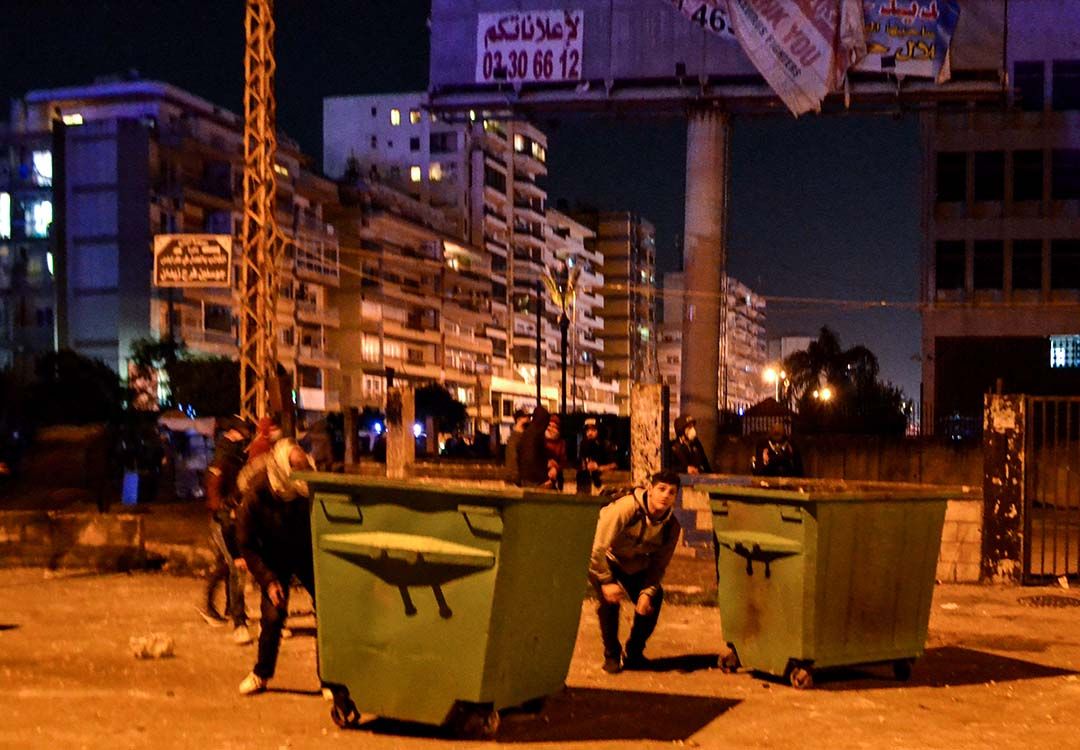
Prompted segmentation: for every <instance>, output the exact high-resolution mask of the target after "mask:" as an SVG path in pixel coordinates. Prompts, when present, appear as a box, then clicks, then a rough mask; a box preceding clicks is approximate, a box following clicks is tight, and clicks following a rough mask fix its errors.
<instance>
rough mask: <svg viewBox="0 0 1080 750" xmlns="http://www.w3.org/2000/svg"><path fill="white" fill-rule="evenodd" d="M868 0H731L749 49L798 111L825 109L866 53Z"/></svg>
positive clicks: (771, 82) (733, 14) (741, 36)
mask: <svg viewBox="0 0 1080 750" xmlns="http://www.w3.org/2000/svg"><path fill="white" fill-rule="evenodd" d="M861 2H862V0H730V1H729V3H728V12H729V13H730V14H731V20H732V23H733V24H734V26H735V36H736V37H737V38H738V40H739V44H740V45H741V46H742V49H743V52H745V53H746V56H747V57H749V58H750V60H751V61H752V62H753V63H754V67H756V68H757V69H758V72H760V73H761V75H762V77H764V78H765V80H766V81H768V82H769V86H771V87H772V90H773V91H775V92H776V95H777V96H779V97H780V98H781V99H782V100H783V101H784V104H786V105H787V107H788V109H790V110H791V111H792V113H794V114H795V115H800V114H802V113H803V112H810V111H819V110H820V109H821V102H822V100H824V99H825V95H826V94H828V93H829V92H830V91H835V90H836V89H837V88H838V87H839V85H840V83H841V82H842V81H843V80H844V76H845V75H846V73H847V69H848V66H849V65H850V63H851V62H852V61H854V60H858V59H859V58H861V57H862V56H863V55H865V54H866V43H865V39H864V37H863V27H864V23H863V9H862V5H861V4H860V3H861Z"/></svg>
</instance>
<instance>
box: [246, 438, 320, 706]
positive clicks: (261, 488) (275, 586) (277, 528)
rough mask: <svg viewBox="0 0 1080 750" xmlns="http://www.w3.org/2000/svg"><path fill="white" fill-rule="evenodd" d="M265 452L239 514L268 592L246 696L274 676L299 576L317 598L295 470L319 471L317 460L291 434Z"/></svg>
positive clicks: (306, 515)
mask: <svg viewBox="0 0 1080 750" xmlns="http://www.w3.org/2000/svg"><path fill="white" fill-rule="evenodd" d="M264 456H265V458H264V459H263V460H262V461H260V462H259V463H258V464H255V463H254V462H253V464H254V465H252V466H250V467H249V468H253V469H255V471H254V472H253V473H251V474H250V475H249V476H246V477H244V482H243V485H244V486H243V488H242V489H243V500H242V501H241V503H240V510H239V512H238V513H237V539H238V542H239V546H240V552H241V554H242V555H243V557H244V560H245V561H246V562H247V567H248V570H249V571H250V572H251V575H252V577H253V578H254V579H255V581H256V582H257V583H258V584H259V588H260V589H261V590H262V604H261V611H262V623H261V629H260V632H259V655H258V659H257V661H256V662H255V668H254V669H252V671H251V674H249V675H248V676H247V677H245V678H244V680H243V682H241V683H240V693H241V694H243V695H253V694H255V693H261V692H263V691H264V690H266V685H267V683H268V682H269V680H270V678H271V677H273V676H274V668H275V667H276V665H277V656H278V648H279V646H280V645H281V630H282V628H283V627H284V625H285V618H286V617H287V616H288V613H289V583H290V581H291V580H292V577H293V576H294V575H295V576H296V577H297V578H298V579H299V580H300V583H301V584H302V585H303V586H304V588H306V589H307V591H308V593H309V594H311V598H312V601H314V599H315V574H314V570H313V567H312V555H311V516H310V512H311V511H310V504H309V502H308V487H307V483H306V482H302V481H298V480H295V479H293V478H292V477H291V474H292V473H293V472H295V471H310V470H312V469H314V468H315V467H314V463H313V462H312V460H311V457H310V456H308V454H307V453H305V452H304V450H303V448H301V447H300V446H299V445H297V444H296V441H295V440H293V439H291V438H283V439H281V440H278V441H277V442H276V443H274V447H273V448H272V449H271V451H270V452H269V453H266V454H264ZM260 464H261V466H262V467H263V468H262V470H259V465H260Z"/></svg>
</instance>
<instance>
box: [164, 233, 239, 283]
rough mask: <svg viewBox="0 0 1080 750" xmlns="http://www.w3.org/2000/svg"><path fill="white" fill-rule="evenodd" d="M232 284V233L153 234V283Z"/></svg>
mask: <svg viewBox="0 0 1080 750" xmlns="http://www.w3.org/2000/svg"><path fill="white" fill-rule="evenodd" d="M231 284H232V237H231V236H229V235H227V234H158V235H155V236H154V286H158V287H181V288H193V287H223V288H228V287H229V286H230V285H231Z"/></svg>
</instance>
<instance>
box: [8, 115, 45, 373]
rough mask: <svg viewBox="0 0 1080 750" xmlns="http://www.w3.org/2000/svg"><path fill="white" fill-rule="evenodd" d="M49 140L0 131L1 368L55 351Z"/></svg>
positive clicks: (24, 364)
mask: <svg viewBox="0 0 1080 750" xmlns="http://www.w3.org/2000/svg"><path fill="white" fill-rule="evenodd" d="M0 127H3V126H0ZM52 140H53V139H52V134H51V133H50V132H49V131H48V130H47V129H46V130H40V131H34V132H28V131H26V130H21V129H19V130H16V129H9V128H3V129H0V369H2V368H6V367H12V366H14V365H15V364H16V359H17V358H18V357H19V355H23V357H22V358H21V360H20V361H19V366H20V368H29V367H30V366H31V365H32V361H33V357H34V356H35V355H37V354H40V353H42V352H45V351H50V350H52V349H54V348H55V346H56V336H55V333H56V286H55V272H56V256H55V253H54V250H53V240H52V225H53V195H52V182H53V166H52V163H53V157H52Z"/></svg>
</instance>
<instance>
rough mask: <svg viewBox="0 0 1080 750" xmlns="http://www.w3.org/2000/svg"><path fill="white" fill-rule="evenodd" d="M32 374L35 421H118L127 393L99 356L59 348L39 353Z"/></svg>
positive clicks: (66, 422)
mask: <svg viewBox="0 0 1080 750" xmlns="http://www.w3.org/2000/svg"><path fill="white" fill-rule="evenodd" d="M34 374H35V376H36V379H35V381H34V383H32V384H31V385H30V394H31V403H33V404H34V408H33V410H32V413H33V415H34V421H35V422H36V423H37V424H38V425H54V424H90V423H95V422H112V423H116V422H118V421H119V419H120V416H121V414H122V412H123V409H124V403H125V401H126V400H127V398H128V393H127V390H126V389H125V388H124V386H123V383H122V382H121V380H120V377H119V376H118V375H117V374H116V373H115V372H114V371H113V370H112V368H110V367H109V366H108V365H107V364H105V363H104V362H102V361H101V360H99V359H90V358H89V357H84V356H82V355H81V354H77V353H76V352H73V351H71V350H70V349H61V350H60V351H57V352H47V353H45V354H42V355H41V356H40V357H39V358H38V360H37V363H36V365H35V367H34Z"/></svg>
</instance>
